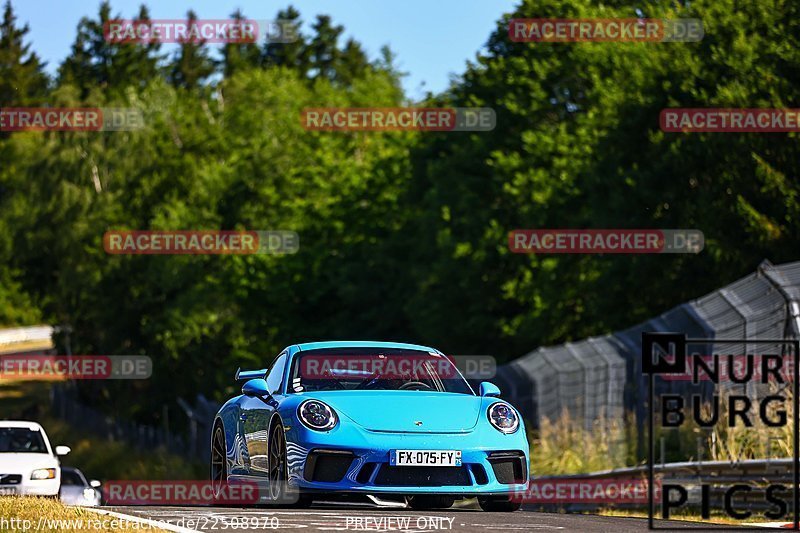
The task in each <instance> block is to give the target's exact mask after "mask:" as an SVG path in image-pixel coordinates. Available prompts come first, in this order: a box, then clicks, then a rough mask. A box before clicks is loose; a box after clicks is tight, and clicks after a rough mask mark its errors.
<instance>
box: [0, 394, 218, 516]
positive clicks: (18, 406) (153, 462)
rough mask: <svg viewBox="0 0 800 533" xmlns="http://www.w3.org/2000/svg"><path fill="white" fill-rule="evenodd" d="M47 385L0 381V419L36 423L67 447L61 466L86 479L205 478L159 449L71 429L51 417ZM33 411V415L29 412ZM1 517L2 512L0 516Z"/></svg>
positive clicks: (202, 468) (197, 467) (199, 467)
mask: <svg viewBox="0 0 800 533" xmlns="http://www.w3.org/2000/svg"><path fill="white" fill-rule="evenodd" d="M48 387H49V384H48V383H46V382H35V381H9V380H0V418H7V419H22V420H33V421H35V422H38V423H40V424H41V425H42V426H43V427H44V429H45V431H46V432H47V435H48V437H50V441H51V442H50V443H51V444H52V445H53V446H57V445H60V444H63V445H66V446H69V447H70V448H72V451H71V452H70V453H69V455H66V456H64V457H62V458H61V464H62V465H63V466H75V467H77V468H80V469H81V471H83V473H84V474H85V475H86V477H87V478H89V479H98V480H100V481H101V482H105V481H108V480H117V479H206V478H207V477H208V466H207V465H204V464H199V463H194V462H189V461H187V460H186V459H184V458H183V457H180V456H176V455H173V454H170V453H167V452H166V451H164V450H162V449H154V450H138V449H135V448H132V447H131V446H128V445H127V444H125V443H124V442H115V441H109V440H108V439H104V438H102V437H98V436H96V435H92V434H87V433H85V432H82V431H79V430H76V429H75V428H72V427H71V426H69V425H68V424H67V423H65V422H64V421H62V420H59V419H57V418H55V417H54V416H52V415H51V414H50V413H49V411H48V407H49V401H48V398H47V394H48ZM33 413H35V416H31V414H33ZM0 516H2V515H0Z"/></svg>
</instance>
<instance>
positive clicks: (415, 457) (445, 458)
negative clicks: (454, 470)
mask: <svg viewBox="0 0 800 533" xmlns="http://www.w3.org/2000/svg"><path fill="white" fill-rule="evenodd" d="M389 464H390V465H391V466H461V450H389Z"/></svg>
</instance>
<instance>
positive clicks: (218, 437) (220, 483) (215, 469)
mask: <svg viewBox="0 0 800 533" xmlns="http://www.w3.org/2000/svg"><path fill="white" fill-rule="evenodd" d="M225 448H226V446H225V430H223V429H222V426H221V425H219V424H218V425H217V427H216V428H215V429H214V437H213V438H212V439H211V488H212V489H213V493H214V499H215V500H219V499H220V498H221V497H222V491H223V489H224V487H225V485H226V484H227V483H228V462H227V453H226V451H225Z"/></svg>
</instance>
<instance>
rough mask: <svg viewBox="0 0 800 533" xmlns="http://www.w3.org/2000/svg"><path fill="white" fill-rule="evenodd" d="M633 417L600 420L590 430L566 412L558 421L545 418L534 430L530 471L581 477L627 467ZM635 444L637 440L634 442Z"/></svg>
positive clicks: (530, 433) (531, 440) (529, 437)
mask: <svg viewBox="0 0 800 533" xmlns="http://www.w3.org/2000/svg"><path fill="white" fill-rule="evenodd" d="M630 422H631V421H630V418H626V420H606V419H605V418H604V417H600V418H598V419H597V420H595V421H594V423H593V424H592V428H591V429H587V428H585V427H584V426H582V425H581V424H580V423H578V422H577V421H575V420H573V419H572V417H571V416H570V414H569V412H568V411H566V410H564V411H563V412H562V413H561V416H560V417H559V418H558V420H555V421H551V420H550V419H548V418H544V419H543V420H542V421H541V422H540V424H539V429H538V430H531V431H530V432H529V434H528V440H529V442H530V443H531V472H532V473H533V474H534V475H537V476H539V475H557V474H580V473H586V472H595V471H598V470H609V469H612V468H620V467H623V466H627V465H628V463H629V458H630V449H629V447H630V443H631V442H632V441H631V439H630V435H629V430H630V427H631V426H632V425H633V424H631V423H630ZM634 442H635V441H634Z"/></svg>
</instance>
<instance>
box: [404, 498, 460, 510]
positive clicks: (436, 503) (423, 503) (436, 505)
mask: <svg viewBox="0 0 800 533" xmlns="http://www.w3.org/2000/svg"><path fill="white" fill-rule="evenodd" d="M454 501H455V499H454V498H453V497H452V496H440V495H436V494H423V495H419V496H409V497H408V505H409V506H410V507H411V508H412V509H414V510H415V511H430V510H431V509H449V508H450V507H452V505H453V502H454Z"/></svg>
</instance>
